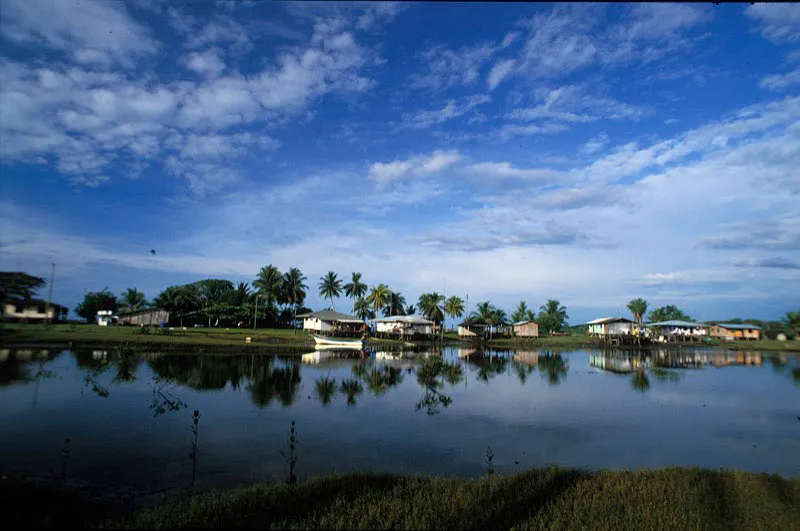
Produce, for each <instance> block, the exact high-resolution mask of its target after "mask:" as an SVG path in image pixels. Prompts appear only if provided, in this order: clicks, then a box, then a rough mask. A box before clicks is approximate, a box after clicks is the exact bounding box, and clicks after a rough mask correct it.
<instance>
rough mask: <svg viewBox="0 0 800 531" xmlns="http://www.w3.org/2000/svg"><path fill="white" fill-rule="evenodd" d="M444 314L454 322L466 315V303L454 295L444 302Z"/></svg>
mask: <svg viewBox="0 0 800 531" xmlns="http://www.w3.org/2000/svg"><path fill="white" fill-rule="evenodd" d="M444 313H445V315H446V316H448V317H449V318H451V319H452V320H453V322H455V320H456V319H458V318H459V317H461V316H462V315H464V301H463V300H461V297H457V296H455V295H452V296H451V297H450V298H449V299H447V300H446V301H444Z"/></svg>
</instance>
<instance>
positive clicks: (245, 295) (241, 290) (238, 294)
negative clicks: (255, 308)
mask: <svg viewBox="0 0 800 531" xmlns="http://www.w3.org/2000/svg"><path fill="white" fill-rule="evenodd" d="M251 295H252V291H251V290H250V285H249V284H248V283H247V282H239V284H238V285H237V286H236V291H234V295H233V299H234V304H236V305H237V306H243V305H244V304H246V303H247V301H249V300H250V296H251Z"/></svg>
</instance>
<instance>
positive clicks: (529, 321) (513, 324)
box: [511, 320, 537, 326]
mask: <svg viewBox="0 0 800 531" xmlns="http://www.w3.org/2000/svg"><path fill="white" fill-rule="evenodd" d="M528 323H533V321H531V320H525V321H517V322H516V323H511V326H522V325H525V324H528ZM533 324H537V323H533Z"/></svg>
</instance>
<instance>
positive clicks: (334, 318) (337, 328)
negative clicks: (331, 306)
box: [297, 310, 365, 334]
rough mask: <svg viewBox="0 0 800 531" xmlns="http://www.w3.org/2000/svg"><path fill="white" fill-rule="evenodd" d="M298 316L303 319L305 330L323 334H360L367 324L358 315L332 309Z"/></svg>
mask: <svg viewBox="0 0 800 531" xmlns="http://www.w3.org/2000/svg"><path fill="white" fill-rule="evenodd" d="M297 318H298V319H302V320H303V331H308V332H320V333H323V334H358V333H361V332H362V330H363V328H364V326H365V325H364V322H363V321H362V320H361V319H359V318H358V317H354V316H352V315H347V314H346V313H339V312H334V311H331V310H322V311H320V312H311V313H304V314H301V315H298V316H297Z"/></svg>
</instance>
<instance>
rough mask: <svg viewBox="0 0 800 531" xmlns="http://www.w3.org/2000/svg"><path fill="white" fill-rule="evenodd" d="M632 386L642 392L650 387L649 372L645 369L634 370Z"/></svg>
mask: <svg viewBox="0 0 800 531" xmlns="http://www.w3.org/2000/svg"><path fill="white" fill-rule="evenodd" d="M631 386H632V387H633V388H634V389H636V390H637V391H640V392H642V393H644V392H645V391H647V390H648V389H650V379H649V378H648V377H647V373H645V372H644V371H643V370H639V371H634V373H633V374H632V376H631Z"/></svg>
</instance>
